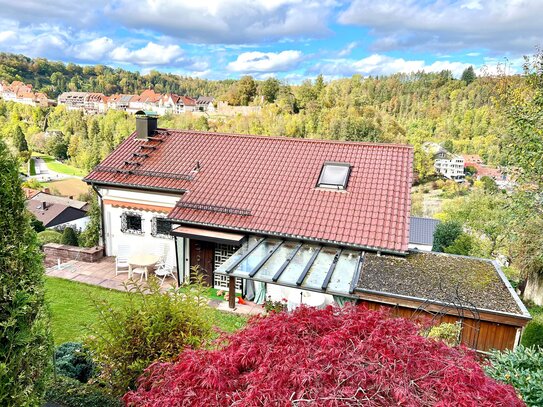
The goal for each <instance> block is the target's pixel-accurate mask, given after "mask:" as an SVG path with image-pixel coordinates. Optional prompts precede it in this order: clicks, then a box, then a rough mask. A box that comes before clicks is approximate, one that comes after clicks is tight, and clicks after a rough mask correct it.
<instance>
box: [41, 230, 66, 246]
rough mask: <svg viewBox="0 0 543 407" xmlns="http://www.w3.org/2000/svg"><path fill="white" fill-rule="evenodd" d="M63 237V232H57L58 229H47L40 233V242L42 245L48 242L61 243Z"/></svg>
mask: <svg viewBox="0 0 543 407" xmlns="http://www.w3.org/2000/svg"><path fill="white" fill-rule="evenodd" d="M61 239H62V233H60V232H57V231H56V230H52V229H47V230H44V231H43V232H40V233H38V243H39V244H40V245H41V246H43V245H44V244H47V243H60V240H61Z"/></svg>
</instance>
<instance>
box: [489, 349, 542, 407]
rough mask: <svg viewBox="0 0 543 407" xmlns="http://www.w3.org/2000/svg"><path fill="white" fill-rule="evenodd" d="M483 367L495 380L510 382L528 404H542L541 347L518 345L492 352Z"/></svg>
mask: <svg viewBox="0 0 543 407" xmlns="http://www.w3.org/2000/svg"><path fill="white" fill-rule="evenodd" d="M489 361H490V363H489V364H488V365H487V366H486V367H485V370H486V372H487V374H488V375H489V376H490V377H493V378H494V379H496V380H499V381H502V382H504V383H507V384H511V385H512V386H513V387H514V388H515V389H516V390H517V392H518V393H519V394H520V396H521V397H522V400H524V402H525V403H526V405H528V406H534V407H535V406H538V407H539V406H543V349H542V348H527V347H525V346H522V345H521V346H518V347H517V348H516V349H515V350H514V351H510V350H507V351H504V352H494V353H492V355H491V357H490V359H489Z"/></svg>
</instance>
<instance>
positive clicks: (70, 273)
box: [45, 257, 176, 291]
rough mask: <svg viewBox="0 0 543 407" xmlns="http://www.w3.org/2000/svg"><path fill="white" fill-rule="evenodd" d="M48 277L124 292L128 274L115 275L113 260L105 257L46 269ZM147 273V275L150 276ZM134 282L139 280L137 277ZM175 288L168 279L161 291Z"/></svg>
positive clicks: (75, 261) (171, 280) (174, 282)
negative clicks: (95, 260)
mask: <svg viewBox="0 0 543 407" xmlns="http://www.w3.org/2000/svg"><path fill="white" fill-rule="evenodd" d="M45 273H46V274H47V275H48V276H51V277H59V278H64V279H66V280H72V281H78V282H80V283H85V284H90V285H97V286H100V287H104V288H110V289H113V290H119V291H125V288H124V283H126V282H127V281H128V273H121V274H119V275H117V276H116V275H115V258H113V257H105V258H104V259H103V260H101V261H100V262H97V263H86V262H83V261H77V260H70V261H67V262H66V263H62V264H61V265H60V268H59V266H58V265H54V266H51V267H48V268H47V269H46V271H45ZM152 274H153V273H152V271H149V275H152ZM135 280H139V277H138V278H136V279H135ZM175 286H176V281H175V280H174V279H173V278H171V277H168V278H166V280H165V281H164V284H163V286H162V290H164V291H167V290H169V289H170V288H171V287H175Z"/></svg>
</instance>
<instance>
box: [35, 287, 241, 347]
mask: <svg viewBox="0 0 543 407" xmlns="http://www.w3.org/2000/svg"><path fill="white" fill-rule="evenodd" d="M45 288H46V298H47V301H48V303H49V307H50V310H51V318H52V331H53V337H54V340H55V344H56V345H59V344H61V343H63V342H69V341H81V340H82V339H83V338H84V337H85V336H86V335H87V327H88V325H89V324H92V323H94V322H95V321H96V319H97V311H96V308H95V307H94V305H93V298H94V299H106V300H107V301H108V302H110V303H111V304H112V305H113V306H115V305H121V304H122V303H123V302H124V301H126V298H127V295H128V294H127V293H123V292H120V291H114V290H107V289H105V288H101V287H95V286H91V285H87V284H82V283H77V282H74V281H69V280H63V279H59V278H54V277H46V280H45ZM213 311H214V315H215V322H216V325H217V326H218V327H219V328H220V329H222V330H224V331H227V332H232V331H235V330H237V329H240V328H242V327H243V326H245V324H246V323H247V318H246V317H244V316H241V315H234V314H230V313H226V312H222V311H218V310H213Z"/></svg>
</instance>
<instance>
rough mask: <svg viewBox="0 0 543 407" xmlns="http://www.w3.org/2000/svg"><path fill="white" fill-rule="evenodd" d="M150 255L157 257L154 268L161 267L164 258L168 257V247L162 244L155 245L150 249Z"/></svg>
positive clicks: (164, 260)
mask: <svg viewBox="0 0 543 407" xmlns="http://www.w3.org/2000/svg"><path fill="white" fill-rule="evenodd" d="M151 253H152V254H154V255H155V256H158V259H159V260H158V261H157V263H156V267H161V266H163V265H164V264H165V262H166V256H167V255H168V246H167V245H166V244H164V243H159V244H155V245H154V246H153V248H152V249H151Z"/></svg>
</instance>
